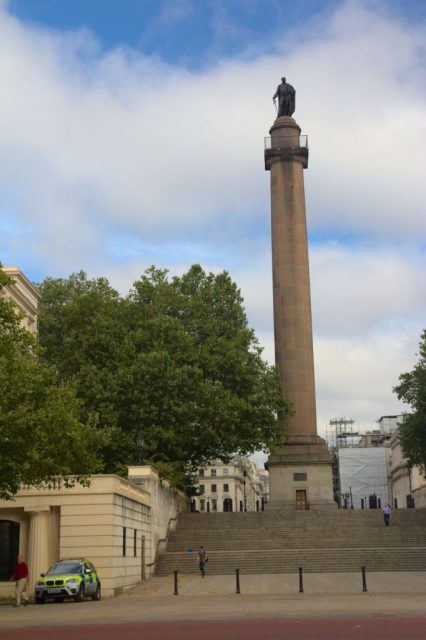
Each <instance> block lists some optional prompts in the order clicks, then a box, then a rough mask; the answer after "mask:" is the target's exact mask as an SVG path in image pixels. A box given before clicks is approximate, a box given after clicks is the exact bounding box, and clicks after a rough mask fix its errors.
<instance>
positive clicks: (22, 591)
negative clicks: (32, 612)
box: [10, 555, 29, 607]
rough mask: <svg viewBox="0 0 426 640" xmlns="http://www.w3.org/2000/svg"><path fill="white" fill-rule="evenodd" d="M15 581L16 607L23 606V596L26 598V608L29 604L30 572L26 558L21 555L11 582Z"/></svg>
mask: <svg viewBox="0 0 426 640" xmlns="http://www.w3.org/2000/svg"><path fill="white" fill-rule="evenodd" d="M12 580H15V607H20V606H21V595H22V596H23V597H24V607H26V606H27V604H28V593H27V588H28V581H29V571H28V565H27V563H26V562H25V559H24V556H21V555H19V556H18V557H17V558H16V564H15V569H14V571H13V574H12V577H11V578H10V581H12Z"/></svg>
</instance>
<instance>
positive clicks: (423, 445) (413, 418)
mask: <svg viewBox="0 0 426 640" xmlns="http://www.w3.org/2000/svg"><path fill="white" fill-rule="evenodd" d="M394 391H395V393H396V394H397V396H398V398H399V399H400V400H402V401H403V402H405V403H407V404H409V405H411V408H412V412H411V413H409V414H407V415H405V417H404V421H403V423H402V425H401V426H400V428H399V438H400V442H401V446H402V449H403V451H404V454H405V456H406V457H407V459H408V463H409V465H410V466H414V465H420V466H422V467H423V469H426V331H423V333H422V335H421V339H420V345H419V359H418V362H417V364H416V365H415V367H414V369H413V370H412V371H410V372H408V373H403V374H401V375H400V376H399V384H398V385H397V386H396V387H395V388H394Z"/></svg>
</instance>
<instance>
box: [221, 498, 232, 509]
mask: <svg viewBox="0 0 426 640" xmlns="http://www.w3.org/2000/svg"><path fill="white" fill-rule="evenodd" d="M223 510H224V511H227V512H231V511H232V499H231V498H225V500H224V501H223Z"/></svg>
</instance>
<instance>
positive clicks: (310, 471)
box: [265, 435, 337, 511]
mask: <svg viewBox="0 0 426 640" xmlns="http://www.w3.org/2000/svg"><path fill="white" fill-rule="evenodd" d="M331 464H332V462H331V457H330V454H329V451H328V449H327V445H326V443H325V441H324V440H323V439H322V438H320V437H319V436H316V435H291V436H289V437H288V439H287V441H286V443H285V445H283V446H281V447H275V448H274V449H273V450H272V451H271V454H270V456H269V458H268V462H267V464H266V465H265V466H267V469H268V471H269V502H268V505H267V509H268V510H273V511H294V510H298V509H300V510H305V509H336V508H337V504H336V503H335V501H334V500H333V477H332V467H331Z"/></svg>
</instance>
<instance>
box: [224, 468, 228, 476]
mask: <svg viewBox="0 0 426 640" xmlns="http://www.w3.org/2000/svg"><path fill="white" fill-rule="evenodd" d="M223 475H224V476H227V475H228V469H227V468H226V467H224V469H223Z"/></svg>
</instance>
